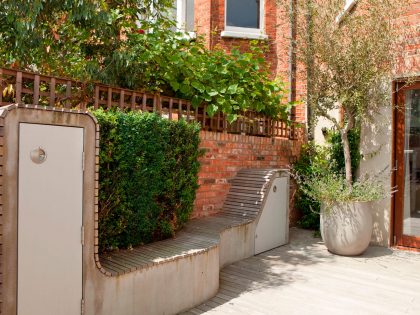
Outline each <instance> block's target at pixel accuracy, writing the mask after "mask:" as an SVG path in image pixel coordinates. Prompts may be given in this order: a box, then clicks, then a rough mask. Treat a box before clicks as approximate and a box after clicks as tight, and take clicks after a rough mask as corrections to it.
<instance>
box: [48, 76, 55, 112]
mask: <svg viewBox="0 0 420 315" xmlns="http://www.w3.org/2000/svg"><path fill="white" fill-rule="evenodd" d="M49 105H50V106H51V107H53V106H54V105H55V78H51V81H50V101H49Z"/></svg>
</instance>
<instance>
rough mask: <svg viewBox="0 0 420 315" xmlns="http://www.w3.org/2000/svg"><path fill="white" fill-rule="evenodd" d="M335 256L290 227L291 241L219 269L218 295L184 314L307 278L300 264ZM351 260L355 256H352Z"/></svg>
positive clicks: (373, 253)
mask: <svg viewBox="0 0 420 315" xmlns="http://www.w3.org/2000/svg"><path fill="white" fill-rule="evenodd" d="M391 254H392V250H390V249H387V248H383V247H370V248H369V249H368V250H367V251H366V252H365V254H363V255H361V256H359V257H356V259H360V260H365V259H369V258H372V257H380V256H387V255H391ZM336 259H337V256H335V255H333V254H331V253H329V252H328V251H327V249H326V248H325V246H324V245H323V242H322V240H321V239H320V238H318V237H314V233H313V232H311V231H307V230H301V229H295V228H292V229H291V230H290V243H289V244H288V245H285V246H281V247H278V248H275V249H273V250H270V251H267V252H265V253H262V254H259V255H256V256H253V257H250V258H247V259H244V260H242V261H239V262H236V263H234V264H232V265H229V266H226V267H225V268H223V269H222V270H221V271H220V288H219V292H218V294H217V295H216V296H215V297H214V298H212V299H210V300H208V301H206V302H205V303H203V304H201V305H199V306H196V307H195V308H193V309H191V310H189V311H188V312H186V313H183V314H201V313H205V312H207V311H211V310H213V309H215V308H216V307H218V306H220V305H223V304H226V303H229V304H233V302H231V301H232V300H233V299H235V298H237V297H239V296H241V295H242V294H244V293H246V292H249V291H254V292H255V291H259V290H267V289H270V288H278V287H281V286H287V285H290V284H293V283H296V282H298V281H303V282H304V281H306V279H305V277H304V276H303V275H302V273H301V272H297V270H298V268H300V267H302V266H309V265H315V264H328V263H329V262H333V261H334V260H336ZM352 259H354V258H352Z"/></svg>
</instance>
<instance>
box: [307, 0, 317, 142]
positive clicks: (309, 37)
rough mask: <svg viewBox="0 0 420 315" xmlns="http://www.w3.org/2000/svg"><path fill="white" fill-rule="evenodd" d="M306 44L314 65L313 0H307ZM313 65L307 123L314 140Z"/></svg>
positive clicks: (310, 70) (310, 69)
mask: <svg viewBox="0 0 420 315" xmlns="http://www.w3.org/2000/svg"><path fill="white" fill-rule="evenodd" d="M306 25H307V31H306V36H307V38H306V45H307V49H306V51H307V55H306V58H307V62H306V64H307V65H313V53H312V38H313V37H312V36H313V24H312V0H306ZM311 79H312V67H310V66H307V67H306V107H307V124H308V140H314V135H315V133H314V131H315V130H314V120H313V110H312V106H313V104H312V102H313V101H312V80H311Z"/></svg>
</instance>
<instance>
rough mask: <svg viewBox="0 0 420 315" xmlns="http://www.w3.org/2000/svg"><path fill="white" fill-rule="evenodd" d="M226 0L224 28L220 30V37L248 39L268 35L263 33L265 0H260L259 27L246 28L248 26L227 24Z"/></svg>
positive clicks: (263, 37) (264, 37)
mask: <svg viewBox="0 0 420 315" xmlns="http://www.w3.org/2000/svg"><path fill="white" fill-rule="evenodd" d="M227 1H228V0H225V30H224V31H222V33H221V36H222V37H234V38H249V39H267V38H268V36H267V35H266V34H265V18H264V13H265V0H260V27H259V28H248V27H236V26H229V25H227Z"/></svg>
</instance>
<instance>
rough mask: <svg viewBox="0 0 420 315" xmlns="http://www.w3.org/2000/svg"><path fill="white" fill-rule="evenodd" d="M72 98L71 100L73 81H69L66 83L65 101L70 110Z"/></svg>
mask: <svg viewBox="0 0 420 315" xmlns="http://www.w3.org/2000/svg"><path fill="white" fill-rule="evenodd" d="M70 98H71V81H67V83H66V101H65V106H66V107H67V108H70V107H71V106H70V105H71V103H70Z"/></svg>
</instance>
